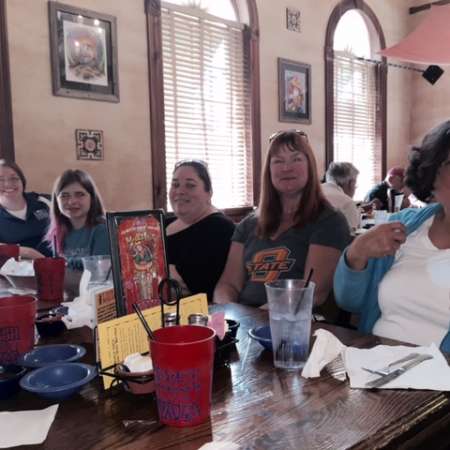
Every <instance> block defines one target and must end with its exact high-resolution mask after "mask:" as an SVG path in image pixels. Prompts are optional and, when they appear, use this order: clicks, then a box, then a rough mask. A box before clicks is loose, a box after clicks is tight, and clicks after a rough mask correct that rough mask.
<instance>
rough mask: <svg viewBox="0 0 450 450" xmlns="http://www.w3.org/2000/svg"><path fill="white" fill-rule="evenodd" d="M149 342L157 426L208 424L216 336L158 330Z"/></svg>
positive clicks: (204, 330) (200, 330)
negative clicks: (158, 424) (157, 413)
mask: <svg viewBox="0 0 450 450" xmlns="http://www.w3.org/2000/svg"><path fill="white" fill-rule="evenodd" d="M154 334H155V340H150V352H151V356H152V360H153V371H154V374H155V387H156V400H157V402H158V412H159V420H160V422H162V423H164V424H166V425H172V426H174V427H190V426H194V425H198V424H199V423H202V422H205V421H206V420H208V418H209V416H210V414H211V390H212V375H213V363H214V351H215V342H214V337H215V335H216V333H215V331H214V330H213V329H212V328H208V327H203V326H195V325H181V326H174V327H167V328H160V329H159V330H156V331H155V332H154Z"/></svg>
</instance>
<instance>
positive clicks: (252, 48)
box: [247, 0, 262, 205]
mask: <svg viewBox="0 0 450 450" xmlns="http://www.w3.org/2000/svg"><path fill="white" fill-rule="evenodd" d="M247 6H248V12H249V19H250V25H249V27H250V34H249V36H248V38H249V39H250V42H249V43H248V45H249V57H250V92H251V123H252V152H253V202H254V204H255V205H257V204H258V203H259V195H260V191H261V150H262V149H261V90H260V89H261V88H260V74H259V70H260V61H259V19H258V10H257V8H256V0H247Z"/></svg>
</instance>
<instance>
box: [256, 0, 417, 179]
mask: <svg viewBox="0 0 450 450" xmlns="http://www.w3.org/2000/svg"><path fill="white" fill-rule="evenodd" d="M269 3H270V4H269ZM337 4H338V1H337V0H320V1H315V2H313V1H310V0H297V1H294V0H290V1H288V0H284V1H282V0H279V1H277V2H268V1H267V0H257V5H258V12H259V21H260V29H261V107H262V140H263V143H265V142H267V137H268V136H270V134H271V133H272V132H273V131H274V130H277V129H286V128H292V127H293V126H294V127H295V126H296V125H295V124H290V123H280V122H278V106H277V101H278V88H277V58H278V57H282V58H287V59H293V60H295V61H301V62H305V63H308V64H311V66H312V67H311V72H312V86H311V88H312V122H311V125H302V124H300V126H301V128H302V129H304V130H305V131H307V133H308V135H309V138H310V141H311V142H312V144H313V148H314V149H315V151H316V157H317V164H318V167H319V171H320V172H323V170H324V168H325V140H324V130H325V75H324V70H325V68H324V57H323V49H324V44H325V31H326V27H327V23H328V19H329V17H330V14H331V12H332V11H333V9H334V7H335V6H336V5H337ZM367 4H368V5H369V6H370V7H371V9H372V10H373V12H374V13H375V15H376V16H377V17H378V20H379V22H380V24H381V27H382V29H383V31H384V34H385V39H386V43H387V45H392V44H394V43H397V42H398V41H399V40H400V39H401V38H402V37H403V36H405V35H406V34H407V31H408V2H407V1H406V0H395V1H392V0H369V1H367ZM319 5H320V6H319ZM287 6H290V7H295V8H298V9H300V10H301V12H302V32H301V33H294V32H292V31H288V30H287V29H286V27H285V20H286V19H285V14H286V7H287ZM409 80H410V73H408V72H406V71H402V70H391V69H389V70H388V106H387V110H388V129H387V140H388V145H387V149H388V158H387V159H388V167H389V166H391V165H394V164H403V163H404V162H405V161H406V150H405V149H406V147H407V143H408V142H409V129H410V124H409V120H410V117H409V111H410V94H409V90H410V89H409ZM264 151H265V149H263V152H264Z"/></svg>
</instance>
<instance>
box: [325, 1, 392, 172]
mask: <svg viewBox="0 0 450 450" xmlns="http://www.w3.org/2000/svg"><path fill="white" fill-rule="evenodd" d="M351 9H357V10H360V11H361V12H363V13H364V14H365V15H366V16H367V17H368V18H369V20H370V21H371V22H372V25H373V27H374V29H375V31H376V33H377V36H378V39H379V43H380V48H385V47H386V40H385V37H384V33H383V30H382V28H381V25H380V22H379V21H378V19H377V17H376V15H375V13H374V12H373V11H372V10H371V9H370V7H369V6H368V5H366V3H365V2H364V1H363V0H342V1H341V2H340V3H339V4H338V5H336V6H335V8H334V9H333V11H332V13H331V15H330V19H329V20H328V25H327V30H326V37H325V54H324V56H325V149H326V150H325V170H327V168H328V166H329V164H330V163H331V162H332V161H333V158H334V143H333V136H334V96H333V94H334V92H333V91H334V65H333V52H334V50H333V41H334V32H335V30H336V27H337V24H338V22H339V20H340V18H341V17H342V16H343V15H344V14H345V13H346V12H347V11H349V10H351ZM381 62H382V64H380V65H379V71H378V73H377V80H376V83H377V89H378V91H379V96H378V98H379V99H380V104H379V105H378V107H377V119H376V124H377V125H376V132H375V133H376V139H377V142H379V143H380V145H381V172H382V173H381V175H382V177H383V178H384V176H385V174H386V144H387V137H386V136H387V135H386V133H387V130H386V128H387V122H386V102H387V65H386V58H382V61H381Z"/></svg>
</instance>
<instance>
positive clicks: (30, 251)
mask: <svg viewBox="0 0 450 450" xmlns="http://www.w3.org/2000/svg"><path fill="white" fill-rule="evenodd" d="M19 255H20V257H21V258H24V259H39V258H45V255H43V254H42V253H41V252H38V251H37V250H35V249H34V248H31V247H22V246H20V250H19Z"/></svg>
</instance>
